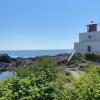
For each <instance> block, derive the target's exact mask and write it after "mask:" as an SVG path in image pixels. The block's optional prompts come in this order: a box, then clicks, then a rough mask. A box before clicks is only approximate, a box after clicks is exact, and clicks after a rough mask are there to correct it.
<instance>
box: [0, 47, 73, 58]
mask: <svg viewBox="0 0 100 100" xmlns="http://www.w3.org/2000/svg"><path fill="white" fill-rule="evenodd" d="M72 51H73V50H72V49H61V50H0V54H8V55H9V56H11V57H14V58H16V57H25V58H26V57H36V56H44V55H49V56H54V55H57V54H62V53H72Z"/></svg>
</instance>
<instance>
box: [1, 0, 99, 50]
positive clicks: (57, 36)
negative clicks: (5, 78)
mask: <svg viewBox="0 0 100 100" xmlns="http://www.w3.org/2000/svg"><path fill="white" fill-rule="evenodd" d="M90 21H94V22H96V23H100V0H0V50H38V49H39V50H40V49H73V47H74V42H77V41H78V40H79V39H78V35H79V33H81V32H86V31H87V30H86V26H85V25H87V24H88V23H90ZM98 27H99V26H98ZM99 28H100V27H99Z"/></svg>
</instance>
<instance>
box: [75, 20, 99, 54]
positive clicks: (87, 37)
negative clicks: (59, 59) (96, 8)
mask: <svg viewBox="0 0 100 100" xmlns="http://www.w3.org/2000/svg"><path fill="white" fill-rule="evenodd" d="M97 25H98V24H95V23H93V21H91V23H90V24H88V25H86V26H87V32H85V33H80V34H79V42H75V43H74V49H75V50H76V52H77V53H87V52H95V53H100V31H98V30H97Z"/></svg>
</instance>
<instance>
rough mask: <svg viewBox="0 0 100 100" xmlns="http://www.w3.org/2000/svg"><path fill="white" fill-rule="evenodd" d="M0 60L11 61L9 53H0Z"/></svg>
mask: <svg viewBox="0 0 100 100" xmlns="http://www.w3.org/2000/svg"><path fill="white" fill-rule="evenodd" d="M0 62H4V63H10V62H11V58H10V56H8V55H7V54H0Z"/></svg>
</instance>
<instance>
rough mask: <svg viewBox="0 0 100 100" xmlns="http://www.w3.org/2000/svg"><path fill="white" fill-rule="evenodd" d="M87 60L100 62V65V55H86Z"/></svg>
mask: <svg viewBox="0 0 100 100" xmlns="http://www.w3.org/2000/svg"><path fill="white" fill-rule="evenodd" d="M85 58H86V60H89V61H94V62H99V63H100V55H99V54H96V53H86V54H85Z"/></svg>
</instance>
